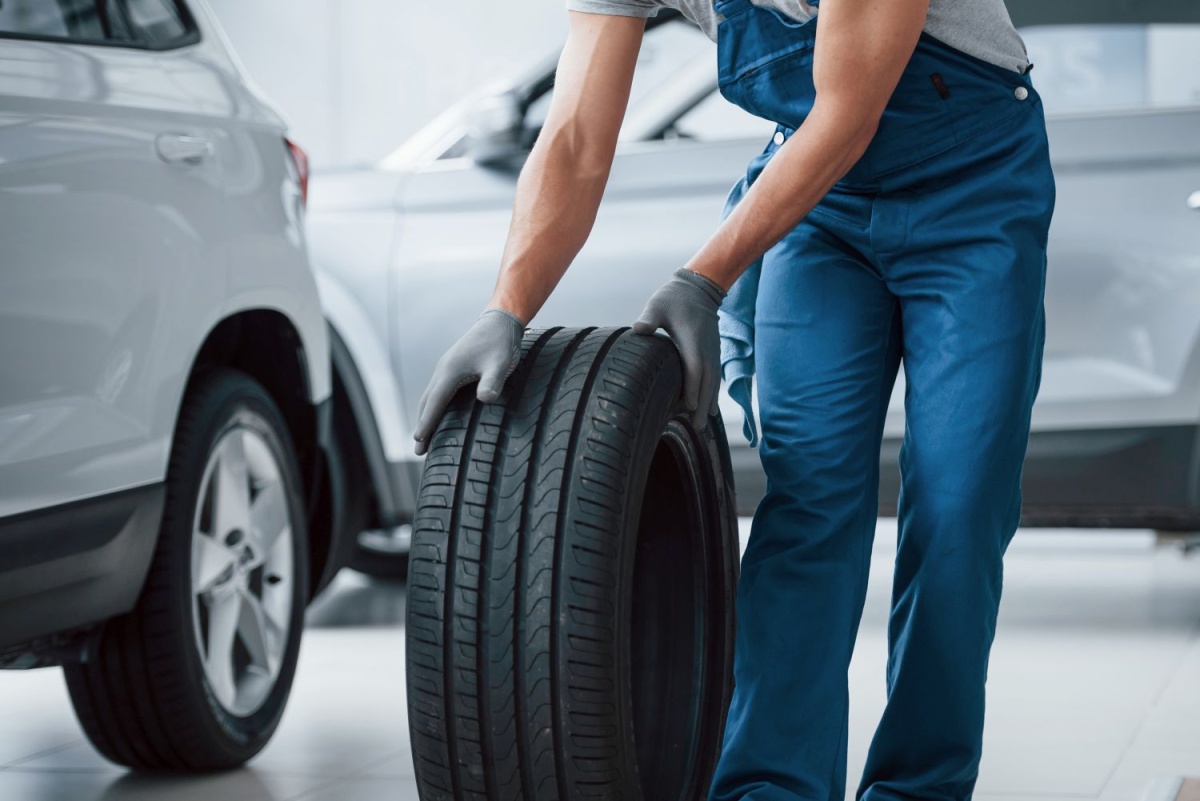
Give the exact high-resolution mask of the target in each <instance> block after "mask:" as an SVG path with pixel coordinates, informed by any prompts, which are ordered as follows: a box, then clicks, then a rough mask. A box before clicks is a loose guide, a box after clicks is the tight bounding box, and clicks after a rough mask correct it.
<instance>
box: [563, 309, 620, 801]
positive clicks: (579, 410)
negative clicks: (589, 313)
mask: <svg viewBox="0 0 1200 801" xmlns="http://www.w3.org/2000/svg"><path fill="white" fill-rule="evenodd" d="M589 333H590V331H589ZM624 333H625V329H617V330H614V331H611V332H610V333H608V335H607V337H606V338H605V340H604V342H603V344H601V345H600V348H599V349H598V350H597V352H596V355H595V356H594V357H593V359H592V363H591V364H590V365H589V366H588V372H587V377H586V378H585V379H584V382H583V387H582V389H581V390H580V393H579V399H580V402H579V404H578V406H576V408H575V418H574V421H573V422H572V425H571V436H570V438H569V439H568V442H567V454H566V458H565V460H564V462H563V464H564V465H565V468H564V471H563V482H562V486H563V491H562V492H561V493H560V494H559V497H558V516H557V519H556V520H555V521H554V522H555V526H554V564H555V565H561V564H562V548H563V540H564V538H565V531H564V526H563V523H564V521H565V520H566V514H567V504H568V501H569V499H570V492H568V491H567V490H568V489H569V488H570V487H571V486H572V479H573V478H574V475H575V454H576V451H577V448H578V445H579V436H578V435H579V424H580V422H582V420H583V415H584V413H585V412H586V411H587V407H588V399H589V397H590V392H591V389H592V385H593V384H594V383H595V382H596V378H597V377H598V376H599V375H600V370H601V367H602V366H603V364H604V357H605V356H606V355H608V352H609V351H610V350H611V349H612V347H613V345H614V344H615V343H616V341H617V340H618V339H619V338H620V337H621V335H622V334H624ZM559 572H560V573H562V572H565V571H561V570H560V571H559ZM562 578H563V577H562V576H561V575H559V576H555V577H553V578H552V579H551V582H550V588H551V589H550V598H551V600H550V608H551V609H558V608H559V595H560V586H559V585H560V582H561V581H562ZM559 639H560V633H559V631H558V627H557V626H555V627H552V628H551V629H550V653H551V655H552V656H553V657H554V658H555V660H557V657H558V649H559V646H560V644H561V643H560V642H559ZM558 673H559V672H558V670H557V669H555V668H554V667H552V668H551V671H550V699H551V705H552V708H553V713H552V719H553V730H554V736H553V737H552V738H551V739H552V740H553V747H554V762H555V768H556V770H555V773H557V774H558V793H559V798H561V799H563V801H565V799H568V798H570V797H571V795H569V794H568V792H567V776H566V764H567V756H566V753H565V751H564V741H563V738H564V731H563V730H564V728H565V726H564V721H563V709H562V698H561V689H562V688H561V683H562V682H561V678H560V677H559V675H558Z"/></svg>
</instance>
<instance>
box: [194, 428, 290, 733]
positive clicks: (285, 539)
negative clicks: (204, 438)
mask: <svg viewBox="0 0 1200 801" xmlns="http://www.w3.org/2000/svg"><path fill="white" fill-rule="evenodd" d="M293 571H294V564H293V558H292V526H291V514H290V511H289V507H288V498H287V489H286V487H285V486H284V483H283V476H282V471H281V469H280V465H279V462H278V460H277V459H276V458H275V455H274V454H273V453H272V452H271V449H270V447H269V446H268V444H267V442H266V440H265V439H263V437H262V435H261V434H259V433H258V432H256V431H254V430H252V429H250V428H248V427H246V426H244V425H235V426H234V427H233V428H230V429H229V430H228V431H226V432H225V433H224V434H223V435H222V436H221V437H220V439H219V440H218V441H217V443H216V446H215V447H214V448H213V450H212V452H211V454H210V455H209V458H208V463H207V464H206V465H205V468H204V474H203V477H202V478H201V481H200V496H199V503H198V504H197V505H196V515H195V519H194V521H193V524H192V565H191V595H192V622H193V631H194V633H195V638H196V648H197V651H198V653H199V655H200V661H201V664H202V666H203V668H204V676H205V679H206V680H207V682H208V686H209V688H210V690H211V691H212V694H213V697H214V698H215V699H216V701H217V703H218V704H220V705H221V707H222V708H223V709H225V711H227V712H229V713H230V714H232V715H235V716H238V717H245V716H248V715H251V714H253V713H254V712H255V711H257V710H258V709H259V708H260V707H261V706H262V705H263V703H264V702H265V701H266V700H267V696H269V695H270V693H271V690H272V689H273V688H274V687H275V681H276V679H277V678H278V676H279V671H280V668H281V666H282V663H283V655H284V651H285V650H286V648H287V643H288V639H289V635H290V631H289V629H290V627H291V617H292V592H293Z"/></svg>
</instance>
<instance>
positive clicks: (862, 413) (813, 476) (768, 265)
mask: <svg viewBox="0 0 1200 801" xmlns="http://www.w3.org/2000/svg"><path fill="white" fill-rule="evenodd" d="M865 202H866V203H867V204H868V207H869V201H865ZM820 216H821V215H820V214H819V213H817V214H814V215H810V217H809V219H808V220H806V221H805V222H803V223H801V225H800V226H798V227H797V229H796V230H794V231H793V232H792V233H791V234H789V235H788V237H786V238H785V239H784V240H783V241H782V242H781V243H780V244H779V245H777V246H776V247H775V248H773V249H772V250H771V251H770V252H769V253H768V254H767V256H766V258H765V259H764V263H763V270H762V277H761V283H760V285H759V291H758V305H757V311H756V324H755V337H754V346H755V358H756V364H757V368H758V369H757V373H758V377H759V393H758V398H759V410H760V416H761V420H762V434H763V438H762V444H761V457H762V463H763V468H764V470H765V472H766V477H767V491H766V494H765V496H764V498H763V500H762V501H761V502H760V504H759V506H758V508H757V511H756V513H755V516H754V521H753V525H752V528H751V534H750V540H749V543H748V546H747V549H746V553H745V555H744V558H743V560H742V572H741V579H740V583H739V587H738V596H737V619H738V626H737V641H736V650H735V667H734V672H735V682H736V687H735V691H734V697H733V702H732V706H731V709H730V712H729V717H728V723H727V727H726V736H725V744H724V749H723V753H722V756H721V759H720V763H719V765H718V767H717V772H716V777H715V779H714V784H713V789H712V793H711V796H710V798H711V799H712V801H734V800H735V799H736V800H737V801H799V800H800V799H804V800H805V801H828V799H832V798H837V799H839V800H840V799H841V798H842V797H843V796H844V793H845V772H846V756H845V752H846V726H847V706H848V703H847V702H848V692H847V685H846V671H847V668H848V665H849V661H850V655H851V651H852V649H853V645H854V638H855V633H856V631H857V628H858V623H859V619H860V616H861V613H862V606H863V599H864V596H865V591H866V581H867V572H868V566H869V559H870V547H871V540H872V537H873V533H874V528H875V520H876V509H877V505H878V470H879V443H880V437H881V433H882V426H883V419H884V416H885V414H886V411H887V405H888V398H889V396H890V394H891V390H892V385H893V382H894V380H895V375H896V369H897V364H898V360H899V344H900V330H899V308H898V306H897V303H896V299H895V298H894V297H893V296H892V295H891V293H890V292H889V291H888V290H887V288H886V287H885V285H884V283H883V281H882V280H881V278H880V277H879V276H878V274H877V273H875V272H874V271H873V268H871V267H869V266H868V265H867V263H866V262H865V260H864V259H863V258H862V257H861V256H860V255H858V253H857V252H855V251H854V249H853V248H852V247H850V246H849V245H847V243H846V242H845V241H844V240H842V239H841V238H840V237H839V236H838V235H837V234H836V233H835V232H834V229H835V228H836V225H825V226H823V225H822V224H821V222H820Z"/></svg>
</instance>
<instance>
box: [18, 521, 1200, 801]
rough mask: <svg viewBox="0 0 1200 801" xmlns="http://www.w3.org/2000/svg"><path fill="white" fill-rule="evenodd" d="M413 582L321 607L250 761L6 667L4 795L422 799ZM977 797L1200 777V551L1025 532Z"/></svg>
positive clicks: (864, 686) (878, 578) (1013, 568)
mask: <svg viewBox="0 0 1200 801" xmlns="http://www.w3.org/2000/svg"><path fill="white" fill-rule="evenodd" d="M894 547H895V525H894V522H893V521H890V520H882V521H880V528H879V536H878V539H877V542H876V548H875V553H874V559H873V562H872V568H873V570H872V580H871V586H870V596H869V598H868V601H867V607H866V613H865V616H864V620H863V627H862V631H861V633H860V635H859V646H858V650H857V652H856V655H855V659H854V662H853V665H852V666H851V693H852V704H853V708H852V714H851V738H850V781H849V785H850V788H851V790H853V788H854V786H855V783H856V782H855V780H856V779H857V776H858V772H859V771H860V770H861V767H862V763H863V759H864V757H865V752H866V747H867V744H868V742H869V738H870V735H871V731H872V728H873V726H874V724H875V722H876V720H878V717H879V714H880V711H881V709H882V705H883V701H884V679H883V668H884V662H885V658H886V651H885V647H886V641H885V636H886V635H885V623H886V620H887V602H888V595H889V592H890V572H891V571H890V568H891V562H890V560H891V554H892V550H893V549H894ZM403 611H404V593H403V589H402V588H400V587H397V586H389V585H380V584H372V583H370V582H367V581H366V580H364V579H362V578H361V577H359V576H357V575H356V574H351V573H344V574H343V575H342V577H341V578H340V579H339V580H338V582H337V584H336V585H335V587H334V589H333V591H332V592H331V593H329V594H327V595H326V597H325V598H323V599H322V600H321V601H320V602H319V603H318V604H317V606H315V607H314V609H313V610H312V611H311V613H310V623H311V627H310V630H309V632H308V634H307V638H306V640H305V644H304V649H303V654H302V656H301V663H300V669H299V673H298V675H297V678H296V684H295V689H294V690H293V693H292V700H291V704H290V706H289V708H288V712H287V714H286V716H285V717H284V720H283V724H282V725H281V727H280V729H279V732H278V734H277V735H276V737H275V739H274V740H273V741H272V743H271V745H270V746H269V747H268V748H267V749H266V750H265V751H264V752H263V754H262V755H261V756H260V757H259V758H258V759H256V760H254V762H253V763H252V764H251V766H250V767H249V768H248V769H246V770H242V771H236V772H233V773H229V774H225V775H221V776H216V777H211V778H203V779H189V780H167V779H160V778H143V777H139V776H133V775H129V774H126V773H125V772H123V771H121V770H119V769H117V768H115V767H113V766H111V765H109V764H107V763H105V762H104V761H103V760H102V759H101V758H100V757H98V756H97V755H96V754H95V753H94V752H93V751H92V750H91V748H90V747H89V746H88V745H87V743H86V742H84V740H83V739H82V736H81V734H80V732H79V728H78V726H77V724H76V723H75V719H74V717H73V715H72V713H71V710H70V708H69V706H68V704H67V698H66V693H65V691H64V689H63V686H62V679H61V676H60V674H59V672H58V671H56V670H41V671H32V672H28V673H0V801H97V800H99V799H104V800H105V801H129V800H130V799H147V800H150V799H172V800H178V801H192V800H195V801H201V800H203V801H210V800H211V799H216V800H218V801H260V800H262V801H285V799H287V800H290V799H305V801H325V800H326V799H329V801H376V800H377V799H387V800H388V801H415V799H416V797H417V796H416V790H415V786H414V784H413V778H412V764H411V761H410V757H409V753H408V732H407V725H406V722H405V716H404V672H403V665H404V639H403V632H402V629H401V626H400V621H402V619H403ZM988 704H989V706H988V723H987V730H986V735H985V756H984V761H983V766H982V770H981V775H980V780H979V785H978V789H977V793H976V796H975V797H976V799H978V801H1049V800H1050V799H1056V800H1057V801H1063V800H1064V799H1074V800H1075V801H1079V800H1080V799H1101V800H1102V801H1137V800H1138V799H1139V798H1141V797H1142V795H1143V793H1144V792H1145V791H1146V789H1147V788H1148V787H1149V786H1150V784H1151V782H1152V781H1153V780H1154V779H1156V778H1157V777H1175V776H1183V775H1191V776H1200V556H1197V557H1192V558H1184V557H1182V556H1181V555H1180V554H1179V553H1178V552H1177V551H1175V550H1174V549H1172V548H1166V547H1161V546H1159V547H1156V546H1155V543H1154V540H1153V537H1152V536H1151V535H1149V534H1148V533H1139V532H1095V533H1089V532H1074V531H1072V532H1047V531H1037V530H1030V531H1022V532H1020V533H1019V534H1018V536H1017V539H1016V540H1015V541H1014V543H1013V546H1012V548H1011V549H1010V551H1009V556H1008V560H1007V571H1006V580H1005V602H1004V607H1003V609H1002V612H1001V625H1000V631H999V634H998V635H997V639H996V645H995V648H994V649H993V652H992V661H991V669H990V680H989V695H988Z"/></svg>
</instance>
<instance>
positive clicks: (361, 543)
mask: <svg viewBox="0 0 1200 801" xmlns="http://www.w3.org/2000/svg"><path fill="white" fill-rule="evenodd" d="M376 539H379V540H383V541H387V540H392V539H393V538H392V537H390V536H388V535H387V533H386V532H376V531H366V532H360V533H359V535H358V536H357V537H356V539H355V542H354V550H353V551H351V553H350V568H351V569H352V570H357V571H358V572H360V573H365V574H366V575H368V576H370V577H372V578H377V579H382V580H384V581H404V580H405V579H406V578H408V553H407V552H405V553H400V552H398V551H395V550H393V549H391V548H388V549H383V548H380V547H377V546H376V545H375V544H374V542H373V541H374V540H376Z"/></svg>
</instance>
